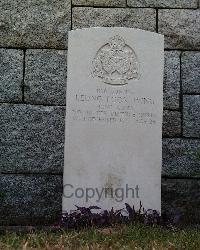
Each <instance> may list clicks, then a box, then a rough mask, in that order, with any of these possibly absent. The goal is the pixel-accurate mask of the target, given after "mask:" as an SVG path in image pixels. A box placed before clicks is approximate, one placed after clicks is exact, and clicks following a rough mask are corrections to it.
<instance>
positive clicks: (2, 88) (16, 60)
mask: <svg viewBox="0 0 200 250" xmlns="http://www.w3.org/2000/svg"><path fill="white" fill-rule="evenodd" d="M22 81H23V51H22V50H14V49H0V102H19V101H22V89H21V87H22Z"/></svg>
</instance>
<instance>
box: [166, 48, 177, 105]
mask: <svg viewBox="0 0 200 250" xmlns="http://www.w3.org/2000/svg"><path fill="white" fill-rule="evenodd" d="M163 91H164V97H163V101H164V108H166V109H167V108H168V109H178V108H179V95H180V52H178V51H165V71H164V86H163Z"/></svg>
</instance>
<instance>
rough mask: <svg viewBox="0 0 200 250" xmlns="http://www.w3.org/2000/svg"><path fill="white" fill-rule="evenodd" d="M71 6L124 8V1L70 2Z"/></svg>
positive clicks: (89, 0) (84, 0)
mask: <svg viewBox="0 0 200 250" xmlns="http://www.w3.org/2000/svg"><path fill="white" fill-rule="evenodd" d="M72 4H73V5H77V6H78V5H84V6H108V7H109V6H110V7H125V6H126V0H72Z"/></svg>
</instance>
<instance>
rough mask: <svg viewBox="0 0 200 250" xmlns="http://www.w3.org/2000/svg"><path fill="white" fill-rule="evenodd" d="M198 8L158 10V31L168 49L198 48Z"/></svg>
mask: <svg viewBox="0 0 200 250" xmlns="http://www.w3.org/2000/svg"><path fill="white" fill-rule="evenodd" d="M199 18H200V10H199V9H198V10H183V9H177V10H176V9H173V10H158V31H159V33H161V34H163V35H165V47H166V48H170V49H175V48H176V49H200V42H199V30H200V22H199Z"/></svg>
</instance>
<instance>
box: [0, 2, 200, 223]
mask: <svg viewBox="0 0 200 250" xmlns="http://www.w3.org/2000/svg"><path fill="white" fill-rule="evenodd" d="M0 10H1V11H0V118H1V124H0V224H4V225H7V224H10V225H18V224H23V225H26V224H45V223H52V222H54V221H55V220H57V218H59V216H60V213H61V196H62V171H63V147H64V116H65V91H66V78H67V74H66V69H67V65H66V57H67V32H68V30H70V29H75V28H82V27H92V26H125V27H135V28H141V29H144V30H150V31H155V32H159V33H162V34H164V35H165V50H166V51H165V77H164V78H165V79H164V123H163V171H162V175H163V180H162V187H163V188H162V204H163V210H165V209H169V208H170V209H171V208H176V209H179V210H181V211H183V212H184V213H185V214H188V215H189V216H188V218H189V220H190V221H193V222H200V43H199V41H200V39H199V33H200V9H199V2H198V0H190V1H189V0H178V1H173V0H127V1H126V0H72V2H71V1H70V0H59V1H57V0H50V1H49V0H43V1H40V0H32V1H25V0H16V1H13V0H2V1H1V3H0Z"/></svg>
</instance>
